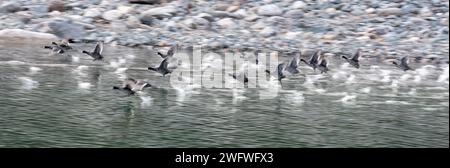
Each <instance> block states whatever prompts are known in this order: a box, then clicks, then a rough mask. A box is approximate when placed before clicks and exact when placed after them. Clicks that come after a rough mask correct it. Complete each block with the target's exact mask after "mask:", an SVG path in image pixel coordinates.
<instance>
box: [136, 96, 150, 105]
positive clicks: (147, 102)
mask: <svg viewBox="0 0 450 168" xmlns="http://www.w3.org/2000/svg"><path fill="white" fill-rule="evenodd" d="M139 98H141V101H142V102H141V106H142V107H150V106H152V103H153V98H152V97H151V96H139Z"/></svg>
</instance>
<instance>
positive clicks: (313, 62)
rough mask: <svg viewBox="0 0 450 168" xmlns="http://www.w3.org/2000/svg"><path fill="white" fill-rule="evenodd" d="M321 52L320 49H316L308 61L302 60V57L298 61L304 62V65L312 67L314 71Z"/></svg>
mask: <svg viewBox="0 0 450 168" xmlns="http://www.w3.org/2000/svg"><path fill="white" fill-rule="evenodd" d="M321 54H322V50H320V49H319V50H317V51H316V52H314V54H313V55H312V56H311V58H309V60H308V61H306V60H304V59H300V61H302V62H304V63H305V64H306V65H308V66H310V67H312V68H313V69H314V71H315V70H316V68H317V65H318V64H319V56H320V55H321Z"/></svg>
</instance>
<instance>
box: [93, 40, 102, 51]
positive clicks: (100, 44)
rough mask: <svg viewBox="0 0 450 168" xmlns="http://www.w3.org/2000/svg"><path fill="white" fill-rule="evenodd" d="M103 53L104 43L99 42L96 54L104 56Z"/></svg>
mask: <svg viewBox="0 0 450 168" xmlns="http://www.w3.org/2000/svg"><path fill="white" fill-rule="evenodd" d="M102 52H103V43H102V42H97V45H95V49H94V53H97V54H102Z"/></svg>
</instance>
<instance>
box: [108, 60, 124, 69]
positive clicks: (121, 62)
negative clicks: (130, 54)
mask: <svg viewBox="0 0 450 168" xmlns="http://www.w3.org/2000/svg"><path fill="white" fill-rule="evenodd" d="M125 63H127V60H126V59H125V58H118V59H117V61H114V60H113V61H111V62H110V63H109V66H110V67H112V68H118V67H121V66H122V65H124V64H125Z"/></svg>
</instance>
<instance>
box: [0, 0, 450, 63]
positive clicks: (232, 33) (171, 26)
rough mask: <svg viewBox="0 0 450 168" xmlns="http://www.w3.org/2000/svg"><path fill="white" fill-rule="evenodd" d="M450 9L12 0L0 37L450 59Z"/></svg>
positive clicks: (335, 2)
mask: <svg viewBox="0 0 450 168" xmlns="http://www.w3.org/2000/svg"><path fill="white" fill-rule="evenodd" d="M448 9H449V2H448V1H443V0H431V1H430V0H417V1H406V0H394V1H381V0H377V1H359V0H318V1H317V0H314V1H313V0H303V1H294V0H263V1H256V0H250V1H244V0H225V1H206V0H198V1H189V0H81V1H78V0H77V1H75V0H66V1H60V0H19V1H12V0H6V1H2V3H0V39H6V38H8V37H11V36H12V35H11V34H16V36H14V38H21V36H26V38H32V37H30V36H35V37H36V38H41V36H45V38H44V39H51V38H54V37H52V35H53V36H55V37H57V38H73V39H76V40H79V41H85V42H92V41H98V40H102V41H104V42H105V43H107V44H110V45H120V46H130V47H135V46H156V47H164V46H169V45H173V44H175V43H178V44H182V45H186V46H190V45H206V46H209V47H212V48H251V49H268V50H278V51H296V50H298V49H299V48H300V49H317V48H323V49H325V50H328V51H330V52H335V53H339V52H344V53H352V52H354V51H355V50H356V48H362V49H363V50H364V51H365V53H366V55H372V56H380V57H386V58H396V57H400V56H403V55H411V56H413V57H416V58H417V57H421V58H426V59H432V60H438V62H448V54H449V49H448V48H449V41H448V25H449V11H448ZM24 31H27V32H25V33H24ZM28 31H29V32H28ZM35 32H38V33H35Z"/></svg>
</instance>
